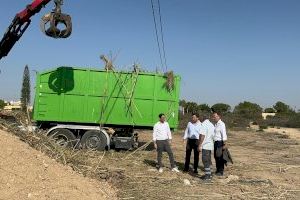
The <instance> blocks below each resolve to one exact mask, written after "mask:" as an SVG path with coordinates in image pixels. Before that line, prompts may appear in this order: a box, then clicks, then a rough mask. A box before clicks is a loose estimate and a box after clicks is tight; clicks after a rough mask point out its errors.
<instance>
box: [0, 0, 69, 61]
mask: <svg viewBox="0 0 300 200" xmlns="http://www.w3.org/2000/svg"><path fill="white" fill-rule="evenodd" d="M50 1H51V0H34V1H33V2H32V3H31V4H29V5H27V6H26V8H25V9H24V10H22V11H21V12H19V13H17V14H16V16H15V18H14V19H13V21H12V23H11V24H10V26H9V27H8V28H7V30H6V32H5V34H4V36H3V38H2V39H1V41H0V60H1V58H3V57H5V56H7V54H8V53H9V52H10V50H11V49H12V47H13V46H14V44H15V43H16V42H17V41H18V40H19V39H20V38H21V37H22V35H23V34H24V32H25V31H26V29H27V28H28V26H29V25H30V22H31V17H32V16H33V15H35V14H36V13H38V12H40V10H41V9H42V8H43V7H45V6H46V5H47V4H48V3H49V2H50ZM53 1H54V3H55V7H54V9H53V10H52V12H50V13H48V14H46V15H44V16H43V17H42V19H41V24H40V26H41V30H42V32H44V33H45V34H46V35H47V36H49V37H52V38H67V37H69V36H70V35H71V33H72V21H71V17H70V16H69V15H67V14H64V13H62V12H61V6H62V5H63V0H53ZM59 24H63V25H64V29H60V28H58V25H59Z"/></svg>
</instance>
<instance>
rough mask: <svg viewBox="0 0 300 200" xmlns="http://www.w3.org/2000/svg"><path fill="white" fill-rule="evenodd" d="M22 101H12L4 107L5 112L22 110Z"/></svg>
mask: <svg viewBox="0 0 300 200" xmlns="http://www.w3.org/2000/svg"><path fill="white" fill-rule="evenodd" d="M21 106H22V104H21V101H10V102H8V103H7V105H6V106H4V108H3V110H6V111H13V110H21Z"/></svg>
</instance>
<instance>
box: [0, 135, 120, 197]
mask: <svg viewBox="0 0 300 200" xmlns="http://www.w3.org/2000/svg"><path fill="white" fill-rule="evenodd" d="M0 152H1V154H0V157H1V161H0V199H1V200H14V199H16V200H20V199H22V200H25V199H39V200H42V199H43V200H44V199H51V200H52V199H53V200H54V199H60V200H61V199H74V200H76V199H78V200H82V199H95V200H96V199H97V200H99V199H108V198H109V199H116V198H115V192H114V190H113V189H112V187H111V186H110V185H109V184H108V183H104V182H99V181H96V180H91V179H88V178H85V177H83V176H82V175H79V174H77V173H75V172H74V171H73V170H72V169H71V168H70V167H67V166H63V165H61V164H59V163H57V162H56V161H54V160H52V159H50V158H49V157H47V156H46V155H43V154H42V153H41V152H39V151H37V150H34V149H32V148H31V147H29V145H28V144H26V143H24V142H22V141H20V140H19V139H18V138H17V137H15V136H12V135H11V134H8V133H7V132H4V131H1V130H0Z"/></svg>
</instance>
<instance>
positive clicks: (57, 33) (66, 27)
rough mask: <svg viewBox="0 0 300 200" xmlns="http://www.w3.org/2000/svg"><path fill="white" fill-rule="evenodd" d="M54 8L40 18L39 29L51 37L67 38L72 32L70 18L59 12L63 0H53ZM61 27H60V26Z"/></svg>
mask: <svg viewBox="0 0 300 200" xmlns="http://www.w3.org/2000/svg"><path fill="white" fill-rule="evenodd" d="M54 3H55V8H54V9H53V10H52V12H51V13H48V14H46V15H44V16H43V17H42V19H41V23H40V26H41V31H42V32H43V33H45V34H46V35H47V36H49V37H52V38H67V37H69V36H70V35H71V33H72V19H71V16H70V15H68V14H64V13H62V12H61V6H62V5H63V0H54ZM59 25H62V26H63V29H61V26H59Z"/></svg>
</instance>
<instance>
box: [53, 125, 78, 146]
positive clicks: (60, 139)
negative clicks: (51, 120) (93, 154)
mask: <svg viewBox="0 0 300 200" xmlns="http://www.w3.org/2000/svg"><path fill="white" fill-rule="evenodd" d="M49 136H50V138H52V139H54V140H55V143H56V144H58V145H59V146H61V147H70V148H72V147H73V146H74V145H75V144H76V137H75V135H74V134H73V133H72V132H71V131H70V130H68V129H64V128H59V129H55V130H53V131H51V132H50V134H49Z"/></svg>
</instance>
